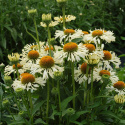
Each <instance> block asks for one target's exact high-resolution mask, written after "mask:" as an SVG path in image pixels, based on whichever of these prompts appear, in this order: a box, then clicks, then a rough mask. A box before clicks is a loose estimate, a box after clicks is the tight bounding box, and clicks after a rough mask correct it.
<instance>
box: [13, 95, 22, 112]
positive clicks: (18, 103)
mask: <svg viewBox="0 0 125 125" xmlns="http://www.w3.org/2000/svg"><path fill="white" fill-rule="evenodd" d="M14 96H15V101H16V103H17V107H18V109H19V110H21V108H20V102H19V101H18V99H17V97H16V94H14Z"/></svg>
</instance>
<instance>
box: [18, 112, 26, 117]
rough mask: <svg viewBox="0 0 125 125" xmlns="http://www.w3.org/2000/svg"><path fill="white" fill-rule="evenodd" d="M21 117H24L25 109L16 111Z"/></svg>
mask: <svg viewBox="0 0 125 125" xmlns="http://www.w3.org/2000/svg"><path fill="white" fill-rule="evenodd" d="M18 114H19V115H20V116H21V117H23V118H25V117H26V112H25V111H20V112H19V113H18Z"/></svg>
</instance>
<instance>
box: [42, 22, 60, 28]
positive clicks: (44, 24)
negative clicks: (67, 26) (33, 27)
mask: <svg viewBox="0 0 125 125" xmlns="http://www.w3.org/2000/svg"><path fill="white" fill-rule="evenodd" d="M58 24H59V23H58V22H57V21H51V22H50V23H49V25H48V26H49V27H54V26H56V25H58ZM40 26H42V27H47V24H46V23H44V22H40Z"/></svg>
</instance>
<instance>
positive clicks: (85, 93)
mask: <svg viewBox="0 0 125 125" xmlns="http://www.w3.org/2000/svg"><path fill="white" fill-rule="evenodd" d="M88 73H89V66H88V65H87V68H86V77H87V80H86V82H85V90H84V103H83V104H84V105H83V106H85V104H86V102H87V101H86V99H87V85H88Z"/></svg>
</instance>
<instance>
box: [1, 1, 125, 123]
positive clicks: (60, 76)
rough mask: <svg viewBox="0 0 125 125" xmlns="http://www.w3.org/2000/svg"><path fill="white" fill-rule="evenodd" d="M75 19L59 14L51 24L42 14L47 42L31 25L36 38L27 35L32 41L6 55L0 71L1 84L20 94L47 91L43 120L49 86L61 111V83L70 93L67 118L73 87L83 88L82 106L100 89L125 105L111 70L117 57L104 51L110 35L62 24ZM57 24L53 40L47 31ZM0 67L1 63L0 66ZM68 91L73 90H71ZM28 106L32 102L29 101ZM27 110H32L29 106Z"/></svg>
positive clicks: (123, 91) (122, 88)
mask: <svg viewBox="0 0 125 125" xmlns="http://www.w3.org/2000/svg"><path fill="white" fill-rule="evenodd" d="M66 1H67V0H57V2H58V3H61V4H62V3H63V4H64V3H66ZM63 9H64V6H63ZM36 12H37V11H36V10H29V11H28V13H29V14H33V13H36ZM75 18H76V17H75V16H72V15H68V16H66V15H65V13H63V16H60V17H55V18H54V19H55V20H56V21H55V22H53V21H51V14H43V15H42V22H41V23H40V25H41V26H43V27H46V28H47V31H48V38H47V40H46V41H45V42H41V41H39V35H38V31H37V28H36V27H37V26H36V23H34V24H35V29H36V36H37V38H35V37H34V36H33V35H32V34H31V36H33V38H34V40H35V42H34V43H31V44H27V45H25V46H24V48H23V49H22V53H20V54H18V53H12V55H8V58H9V60H10V62H11V63H10V64H9V65H7V66H5V69H4V75H5V76H4V81H5V84H9V86H10V87H12V88H13V89H14V91H15V92H16V93H19V94H20V95H21V94H22V91H24V90H25V91H26V92H34V91H37V90H39V88H41V89H43V90H44V89H45V87H46V88H47V94H46V95H47V103H46V105H47V109H46V118H47V119H48V118H49V117H48V112H49V109H48V107H49V102H50V101H49V100H50V98H49V95H50V93H49V92H50V88H49V86H50V85H51V88H52V90H51V93H52V95H53V96H55V97H56V96H58V99H59V103H58V104H59V106H57V107H58V108H59V111H61V106H60V105H61V103H60V100H61V98H60V96H61V95H60V84H63V87H62V88H61V89H62V91H64V88H65V86H67V88H68V87H69V88H68V89H69V92H72V93H73V97H74V98H73V99H72V100H73V102H72V103H73V104H72V105H73V108H69V109H67V110H66V114H67V115H68V116H71V115H73V114H74V113H75V102H76V100H75V98H76V97H75V96H76V92H75V91H76V86H77V89H78V88H80V89H83V88H84V98H83V99H84V105H85V104H87V103H88V102H89V101H90V102H93V97H94V94H95V93H96V94H95V95H100V94H101V92H102V91H104V89H105V90H107V91H106V92H104V93H103V94H107V95H110V94H111V93H112V94H111V95H112V96H114V100H115V102H116V103H124V102H125V96H124V95H125V83H124V81H120V80H119V78H118V76H117V75H116V72H115V70H114V69H115V68H119V66H120V64H121V61H120V58H118V57H117V55H116V54H115V52H113V51H108V50H106V49H104V48H105V44H107V43H111V42H114V41H115V37H114V34H113V32H111V31H107V30H104V29H95V30H94V31H91V30H90V32H87V31H83V30H82V29H68V28H66V27H65V23H66V22H70V21H71V20H75ZM58 23H63V30H56V31H55V35H54V36H55V37H54V39H53V38H51V32H50V29H49V28H50V27H53V26H55V25H57V24H58ZM27 32H28V31H27ZM28 33H29V32H28ZM29 34H30V33H29ZM51 41H57V43H58V44H55V43H54V44H52V43H51ZM1 67H2V68H3V67H4V64H0V68H1ZM11 76H13V78H11ZM67 83H68V85H67ZM75 85H76V86H75ZM55 86H57V87H55ZM71 88H73V89H72V90H71ZM93 88H95V89H96V88H97V90H98V91H97V92H95V91H94V89H93ZM78 91H79V90H78ZM88 93H90V94H88ZM30 94H31V93H29V95H28V96H29V100H30V99H31V96H30ZM56 99H57V98H56ZM87 99H88V100H87ZM56 101H57V100H56ZM87 101H88V102H87ZM7 103H8V101H7V100H5V101H4V105H6V104H7ZM30 103H32V101H31V100H30ZM28 105H29V104H28ZM81 107H82V106H80V108H81ZM30 108H31V109H32V104H31V106H30ZM80 110H81V109H80ZM29 114H30V113H29ZM20 115H21V112H20ZM31 115H32V111H31ZM31 121H32V120H31ZM47 122H48V121H47Z"/></svg>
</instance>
